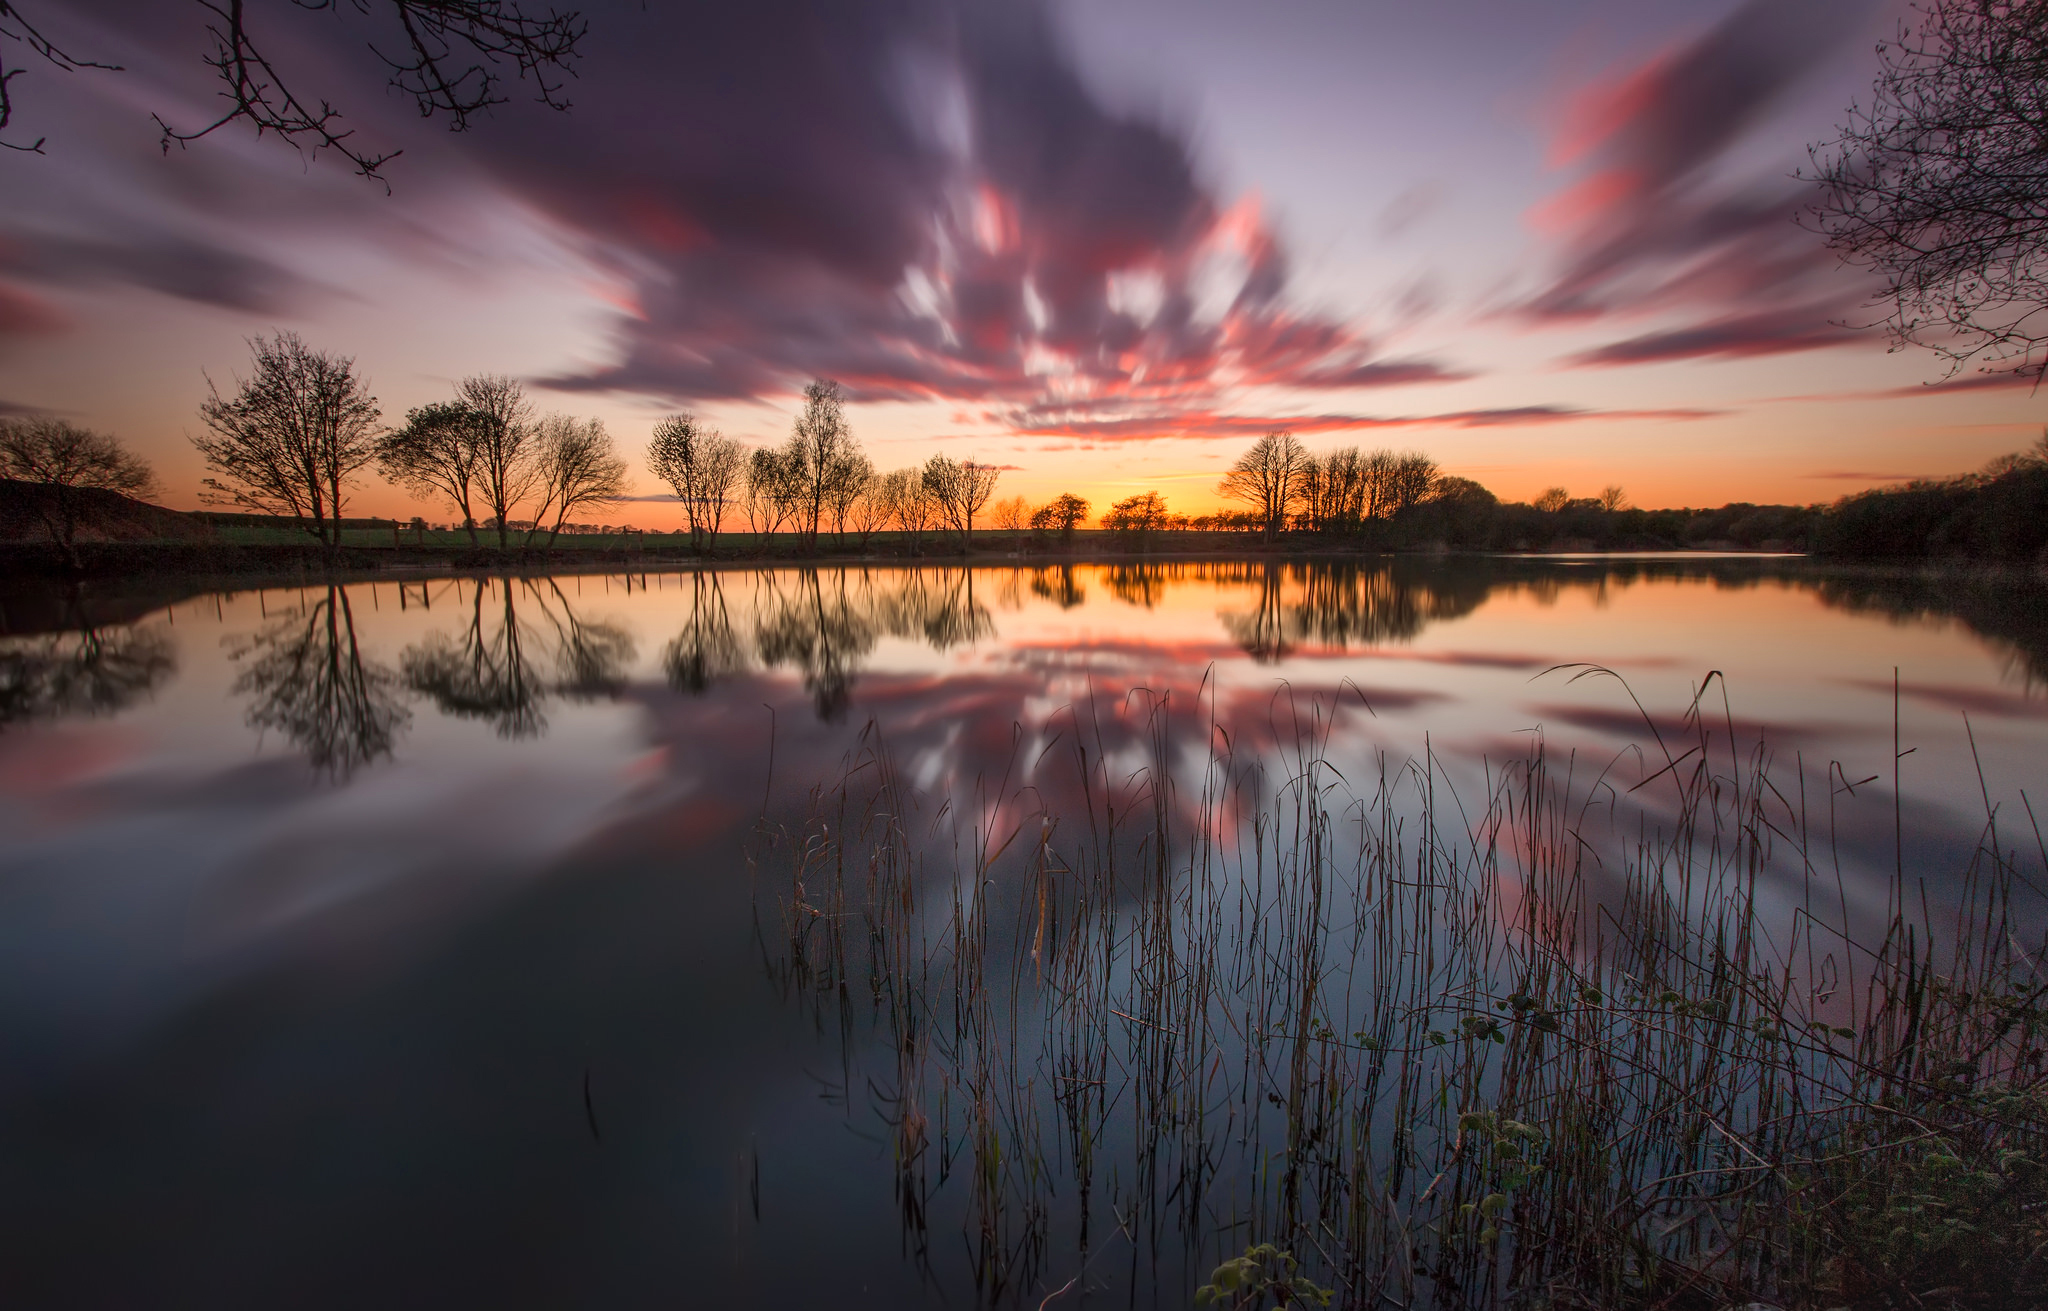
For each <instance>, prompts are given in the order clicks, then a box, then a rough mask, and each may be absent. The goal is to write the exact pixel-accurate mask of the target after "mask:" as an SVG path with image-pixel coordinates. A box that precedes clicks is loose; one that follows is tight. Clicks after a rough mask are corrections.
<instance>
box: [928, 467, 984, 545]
mask: <svg viewBox="0 0 2048 1311" xmlns="http://www.w3.org/2000/svg"><path fill="white" fill-rule="evenodd" d="M999 476H1000V471H999V470H998V469H997V468H996V467H995V466H994V465H992V464H979V463H977V462H975V461H973V460H961V461H958V462H955V461H953V460H950V459H948V458H947V457H945V456H943V455H934V456H933V457H932V458H931V459H930V460H928V461H926V462H925V466H924V488H925V490H926V491H927V492H929V493H931V497H932V500H933V502H934V504H935V506H936V508H937V510H938V512H939V514H940V515H941V516H942V517H943V518H944V519H945V522H946V526H947V527H949V528H951V529H952V530H953V531H954V532H956V533H958V534H959V535H960V551H961V553H962V554H963V555H964V554H965V553H966V552H967V550H968V548H969V547H970V546H971V545H972V544H973V540H974V516H975V515H976V514H978V513H980V511H981V508H982V507H983V506H985V505H987V504H988V498H989V497H991V496H993V495H995V490H996V479H997V478H998V477H999Z"/></svg>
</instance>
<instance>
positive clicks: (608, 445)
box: [526, 414, 626, 547]
mask: <svg viewBox="0 0 2048 1311" xmlns="http://www.w3.org/2000/svg"><path fill="white" fill-rule="evenodd" d="M534 438H535V441H534V457H533V459H534V487H535V495H536V496H538V497H539V502H538V504H537V505H536V506H535V508H534V512H533V527H532V528H530V529H528V530H527V533H526V540H527V542H528V543H529V544H531V543H532V541H533V535H534V534H535V533H537V532H539V531H540V530H541V526H542V524H543V523H544V522H545V523H546V524H547V531H548V545H549V547H553V546H554V544H555V538H557V537H559V536H560V535H561V532H562V524H563V522H564V521H565V520H567V519H568V517H569V514H570V512H571V511H573V510H576V509H579V508H581V507H583V506H586V505H589V506H597V505H612V504H615V503H617V501H618V500H619V498H620V497H622V496H624V495H625V494H626V462H625V461H624V460H623V459H621V458H619V456H618V454H617V452H615V451H613V449H612V438H611V434H610V433H608V432H606V431H605V430H604V421H603V420H602V419H585V420H583V421H582V422H578V421H577V420H575V419H572V418H569V417H568V416H567V415H562V414H550V415H548V416H547V417H546V418H544V419H542V420H541V421H540V424H539V427H538V429H537V430H536V432H535V434H534ZM550 516H552V518H550Z"/></svg>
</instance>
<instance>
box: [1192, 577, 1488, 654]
mask: <svg viewBox="0 0 2048 1311" xmlns="http://www.w3.org/2000/svg"><path fill="white" fill-rule="evenodd" d="M1248 581H1250V582H1252V583H1253V584H1254V585H1255V586H1256V587H1257V588H1258V596H1257V599H1256V600H1255V602H1254V603H1253V605H1252V606H1251V608H1250V609H1247V610H1226V611H1224V612H1222V614H1221V615H1220V616H1219V618H1221V619H1222V621H1223V626H1224V628H1225V630H1226V631H1228V632H1229V634H1230V636H1231V639H1232V640H1233V641H1235V642H1236V643H1237V644H1238V645H1239V646H1241V647H1243V648H1244V649H1245V651H1246V653H1247V654H1249V655H1250V656H1251V657H1252V658H1253V659H1254V660H1258V661H1260V662H1261V663H1266V664H1271V663H1274V662H1276V661H1279V660H1281V659H1283V658H1285V657H1286V656H1287V654H1288V653H1289V652H1291V651H1293V650H1294V649H1296V648H1297V647H1299V646H1301V645H1304V644H1313V645H1317V646H1326V647H1338V648H1343V647H1351V646H1372V645H1376V644H1379V643H1382V642H1407V641H1412V640H1413V639H1414V638H1415V637H1416V636H1417V635H1418V634H1420V633H1421V632H1422V630H1423V629H1424V628H1427V627H1428V626H1429V625H1430V624H1432V623H1435V622H1437V621H1439V620H1443V619H1455V618H1459V617H1461V616H1463V615H1468V614H1470V613H1472V611H1474V610H1476V609H1478V607H1479V604H1480V602H1482V601H1484V600H1485V599H1486V596H1487V592H1488V590H1489V587H1490V584H1489V582H1488V580H1487V578H1486V577H1485V576H1484V575H1480V574H1473V573H1466V572H1463V571H1458V570H1446V569H1441V568H1440V569H1434V570H1430V571H1428V572H1423V571H1420V570H1415V569H1411V568H1410V567H1408V566H1405V565H1402V564H1399V563H1387V564H1378V565H1360V564H1356V563H1353V562H1350V561H1327V560H1313V561H1288V562H1282V561H1270V562H1266V563H1265V564H1264V565H1263V566H1262V567H1261V568H1259V569H1258V570H1257V571H1256V572H1255V573H1254V575H1253V576H1252V577H1251V578H1250V579H1249V580H1248Z"/></svg>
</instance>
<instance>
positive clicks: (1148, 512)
mask: <svg viewBox="0 0 2048 1311" xmlns="http://www.w3.org/2000/svg"><path fill="white" fill-rule="evenodd" d="M1167 518H1168V516H1167V512H1166V498H1165V497H1163V496H1161V495H1160V494H1159V493H1158V492H1140V493H1138V494H1137V495H1136V496H1127V497H1125V498H1124V499H1123V500H1121V501H1118V502H1117V503H1116V504H1115V505H1112V506H1110V507H1109V513H1108V514H1105V515H1103V516H1102V526H1103V527H1104V528H1107V529H1109V530H1110V531H1111V532H1114V533H1122V534H1126V535H1128V536H1131V537H1134V538H1136V539H1137V541H1138V544H1139V545H1140V546H1141V547H1142V546H1143V545H1144V544H1145V542H1146V540H1147V539H1148V538H1149V537H1150V536H1151V534H1153V533H1155V532H1158V531H1159V530H1160V529H1162V528H1164V527H1166V524H1167Z"/></svg>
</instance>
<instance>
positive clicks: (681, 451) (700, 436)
mask: <svg viewBox="0 0 2048 1311" xmlns="http://www.w3.org/2000/svg"><path fill="white" fill-rule="evenodd" d="M716 435H717V434H715V433H708V432H706V431H704V430H703V429H702V428H700V427H698V426H697V418H696V416H695V415H692V414H671V415H669V416H668V417H667V418H665V419H663V420H662V421H661V422H660V423H657V424H655V425H654V437H653V439H652V440H650V441H649V442H648V443H647V468H648V471H649V472H650V473H652V474H653V475H654V476H655V477H657V478H659V479H661V480H662V481H663V482H665V483H667V484H668V485H669V489H670V490H671V491H673V492H674V493H675V495H676V500H677V501H679V502H681V504H682V507H683V519H684V521H685V522H686V523H688V524H689V527H690V545H691V546H692V547H693V548H695V549H697V550H699V551H701V550H703V549H704V497H703V491H702V483H703V478H704V443H705V441H706V440H707V439H709V438H711V437H713V436H716Z"/></svg>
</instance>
